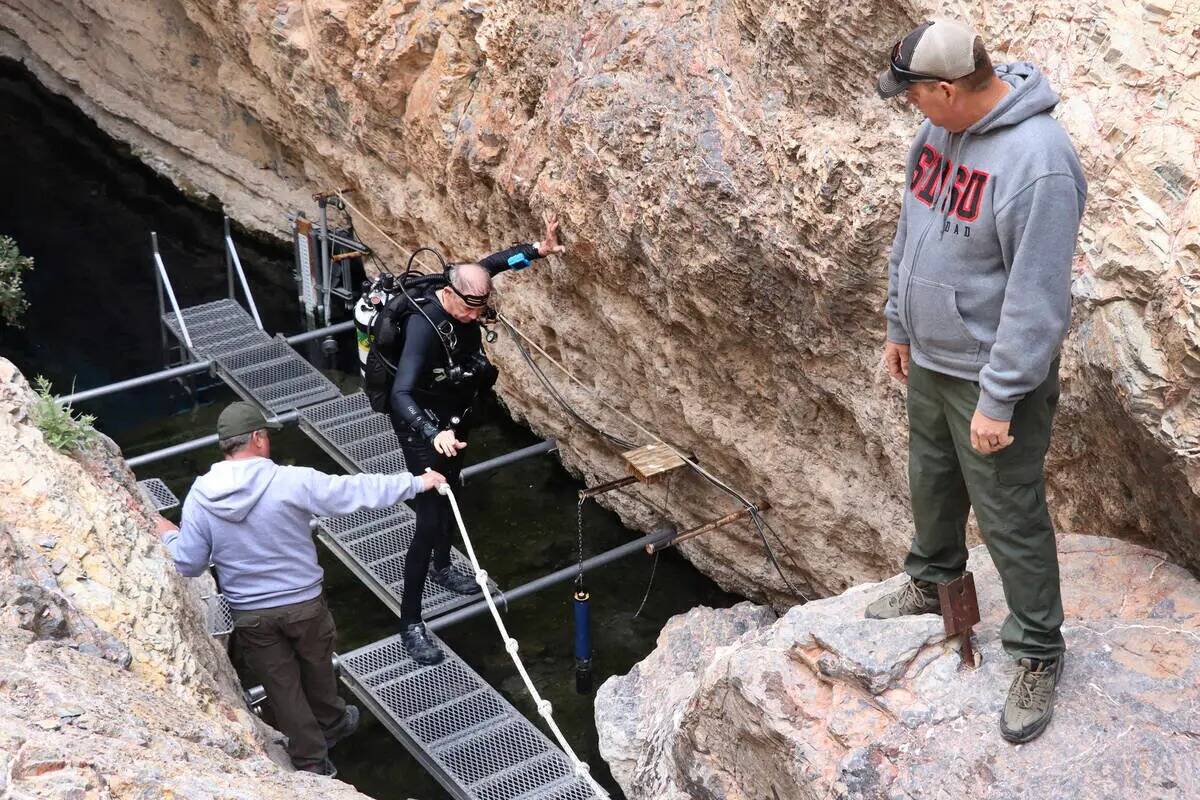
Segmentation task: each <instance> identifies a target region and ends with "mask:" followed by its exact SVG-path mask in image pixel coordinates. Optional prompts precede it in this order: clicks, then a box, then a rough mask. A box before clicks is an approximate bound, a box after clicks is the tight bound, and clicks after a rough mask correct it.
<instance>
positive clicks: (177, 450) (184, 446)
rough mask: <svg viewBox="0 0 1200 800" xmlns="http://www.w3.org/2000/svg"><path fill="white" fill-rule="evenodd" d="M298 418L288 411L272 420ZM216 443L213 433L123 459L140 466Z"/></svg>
mask: <svg viewBox="0 0 1200 800" xmlns="http://www.w3.org/2000/svg"><path fill="white" fill-rule="evenodd" d="M299 418H300V412H298V411H288V412H286V413H284V414H280V415H279V416H277V417H275V419H274V420H272V421H273V422H278V423H280V424H283V425H286V424H289V423H292V422H295V421H296V420H297V419H299ZM216 443H217V435H216V434H215V433H214V434H211V435H209V436H201V437H200V438H199V439H192V440H191V441H190V442H180V443H179V444H173V445H171V446H170V447H164V448H162V449H161V450H153V451H151V452H149V453H143V454H142V455H140V456H134V457H133V458H127V459H125V463H126V464H128V465H129V466H130V467H140V466H142V465H143V464H150V463H153V462H155V461H161V460H163V459H164V458H170V457H171V456H178V455H182V454H183V453H190V452H191V451H193V450H199V449H201V448H202V447H208V446H209V445H213V444H216Z"/></svg>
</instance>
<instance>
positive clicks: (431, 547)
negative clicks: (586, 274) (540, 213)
mask: <svg viewBox="0 0 1200 800" xmlns="http://www.w3.org/2000/svg"><path fill="white" fill-rule="evenodd" d="M557 231H558V222H557V221H556V220H554V219H553V218H551V219H549V220H547V222H546V231H545V238H544V239H543V240H542V241H541V242H539V243H537V244H527V245H518V246H516V247H512V248H509V249H507V250H503V251H501V252H499V253H494V254H492V255H490V256H488V257H487V258H484V259H483V260H482V261H479V262H478V263H471V264H456V265H453V266H451V267H450V268H449V270H448V275H447V277H448V278H449V284H448V285H446V286H443V287H442V288H440V289H437V290H436V291H434V292H432V296H431V297H427V298H424V302H421V303H420V308H421V310H422V311H423V313H411V314H409V315H408V317H407V319H406V320H405V321H404V345H403V349H402V350H401V353H400V358H399V359H398V360H397V363H396V378H395V381H394V382H393V383H392V389H391V394H390V398H389V404H388V405H389V410H390V416H391V420H392V427H393V428H394V429H395V431H396V436H397V438H398V439H399V440H400V448H401V450H402V451H403V452H404V461H405V464H406V466H407V469H408V471H409V472H411V473H412V474H414V475H420V474H422V473H423V472H424V471H425V470H426V468H430V469H433V470H434V471H436V472H440V473H441V474H442V475H445V476H446V480H447V481H448V482H449V483H450V485H451V487H453V488H455V489H457V488H458V486H459V472H460V471H461V470H462V462H461V459H460V458H459V453H461V452H462V450H463V449H464V448H465V447H466V446H467V443H466V441H465V439H466V432H465V424H466V423H465V420H466V418H467V415H468V414H469V412H470V410H471V405H472V403H473V402H474V400H475V398H476V397H477V396H478V395H479V394H480V393H481V392H484V391H486V390H487V389H489V388H491V386H492V384H494V383H495V381H496V377H497V373H496V368H495V367H493V366H492V365H491V363H490V362H489V361H488V360H487V356H486V355H484V353H483V341H482V335H481V332H480V327H481V326H480V320H481V318H484V317H485V315H486V313H487V310H488V298H489V296H490V294H491V289H492V278H493V277H494V276H496V275H498V274H500V273H501V272H504V271H505V270H508V269H523V268H525V267H528V266H529V265H530V262H531V261H533V260H534V259H538V258H543V257H545V256H548V255H552V254H556V253H562V252H565V248H564V247H563V246H562V245H560V244H559V243H558V232H557ZM413 508H414V510H415V511H416V514H417V523H416V532H415V533H414V534H413V541H412V544H411V545H410V546H409V548H408V554H407V556H406V557H405V560H404V596H403V598H402V600H401V615H400V635H401V641H402V643H403V644H404V649H405V650H406V651H408V654H409V655H410V656H411V657H412V658H413V660H415V661H417V662H418V663H421V664H436V663H437V662H439V661H441V660H442V657H443V654H442V651H441V649H440V648H439V647H438V646H437V645H436V644H434V642H433V641H432V640H431V639H430V638H429V635H428V632H427V631H426V629H425V625H424V623H423V622H422V621H421V596H422V592H423V591H424V588H425V580H426V577H427V576H428V577H429V578H431V579H432V580H433V581H434V582H435V583H437V584H438V585H440V586H443V587H445V588H446V589H449V590H450V591H452V592H457V593H459V594H476V593H478V592H480V591H482V590H481V589H480V587H479V585H478V584H477V583H476V582H475V580H474V578H473V577H471V576H468V575H466V574H464V573H461V572H457V571H455V570H454V569H453V568H452V567H451V565H450V523H451V518H452V514H451V511H450V503H449V500H447V499H446V498H445V497H443V496H441V495H439V494H437V493H436V492H425V493H423V494H421V495H418V496H417V498H416V499H415V502H414V503H413ZM431 558H432V562H433V569H432V571H430V560H431Z"/></svg>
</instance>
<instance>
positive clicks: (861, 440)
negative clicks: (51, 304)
mask: <svg viewBox="0 0 1200 800" xmlns="http://www.w3.org/2000/svg"><path fill="white" fill-rule="evenodd" d="M955 8H956V9H957V10H959V11H961V12H962V13H964V14H969V15H971V16H972V18H973V22H974V23H976V24H977V25H978V27H980V29H981V30H982V31H983V33H984V35H985V37H986V38H987V40H988V42H989V43H990V45H991V48H992V50H993V52H994V54H995V57H996V60H997V61H1004V60H1015V59H1022V60H1024V59H1029V60H1032V61H1035V62H1037V63H1038V64H1040V65H1041V67H1042V68H1043V69H1044V70H1045V72H1046V73H1047V74H1048V76H1049V78H1050V80H1051V82H1052V83H1053V84H1054V85H1055V86H1057V87H1058V88H1059V90H1060V92H1061V94H1062V96H1063V102H1062V103H1061V104H1060V106H1059V117H1060V118H1061V120H1062V121H1063V123H1064V124H1065V126H1066V127H1067V129H1068V130H1069V132H1070V133H1071V135H1072V137H1073V139H1074V141H1075V142H1076V144H1077V147H1078V149H1079V151H1080V155H1081V157H1082V160H1083V163H1084V165H1085V168H1086V171H1087V174H1088V176H1089V178H1090V181H1091V191H1090V196H1089V202H1088V211H1087V216H1086V218H1085V220H1084V230H1083V234H1082V236H1081V239H1080V244H1079V252H1078V257H1077V260H1076V264H1075V281H1074V293H1075V324H1074V327H1073V330H1072V333H1071V336H1070V339H1069V341H1068V344H1067V346H1066V351H1065V359H1064V366H1063V381H1064V386H1065V390H1066V396H1065V398H1064V401H1063V403H1062V405H1061V415H1060V424H1059V425H1058V427H1057V434H1056V441H1055V445H1054V448H1053V450H1052V453H1051V476H1050V492H1051V494H1052V507H1053V508H1054V509H1055V515H1056V520H1057V522H1058V523H1059V525H1060V526H1061V527H1062V528H1063V529H1064V530H1069V531H1080V530H1087V531H1097V532H1104V533H1110V534H1112V535H1114V536H1120V537H1125V538H1129V539H1132V540H1139V541H1148V542H1150V543H1152V544H1154V545H1155V546H1157V547H1159V548H1161V549H1162V550H1164V551H1165V552H1167V553H1168V554H1170V556H1171V557H1172V558H1173V559H1175V560H1177V561H1179V562H1180V563H1184V564H1187V565H1189V566H1190V567H1192V568H1195V567H1197V566H1198V565H1200V545H1198V544H1197V540H1196V538H1195V537H1194V536H1193V535H1192V531H1194V530H1195V528H1196V526H1197V524H1198V523H1200V497H1198V493H1200V461H1198V460H1197V455H1198V454H1200V407H1198V405H1197V399H1196V398H1197V396H1198V394H1197V377H1198V376H1200V294H1198V293H1197V288H1198V287H1200V193H1198V192H1197V191H1196V186H1195V182H1196V177H1195V176H1196V175H1197V165H1196V152H1197V148H1196V135H1197V132H1198V130H1200V99H1198V98H1200V38H1198V36H1200V12H1197V10H1196V6H1195V4H1194V3H1186V2H1170V1H1169V0H1144V1H1143V2H1137V1H1135V2H1123V1H1119V0H1086V2H1083V3H1082V4H1081V3H1065V2H1061V1H1059V0H1055V1H1054V2H1049V3H1039V4H1035V5H1030V4H1028V3H1015V2H1011V0H1001V2H999V3H989V4H966V5H962V6H956V7H955ZM944 10H945V9H944V6H941V5H937V4H933V3H928V2H909V3H900V4H896V3H885V2H877V1H876V0H863V1H862V2H855V3H823V2H816V1H815V0H777V1H776V2H765V0H704V1H702V2H695V1H694V0H687V1H686V2H684V1H683V0H663V1H662V2H652V3H651V2H648V3H634V4H631V3H626V2H619V1H618V0H598V1H597V2H591V3H585V4H579V3H574V2H565V0H538V2H533V3H531V2H527V1H526V0H492V1H491V2H478V1H477V0H465V1H463V2H460V1H459V0H453V2H451V0H279V1H278V2H275V1H274V0H273V1H272V2H262V1H259V2H246V1H245V0H238V1H235V0H153V2H152V0H73V2H69V3H68V2H65V0H0V52H4V53H8V54H11V55H13V56H15V57H19V58H21V59H23V60H24V61H25V62H26V63H27V64H29V65H30V67H31V68H32V69H34V71H35V72H37V74H38V75H40V76H41V77H42V78H43V80H44V81H46V82H47V83H48V84H49V85H51V86H52V87H53V88H55V89H56V90H58V91H61V92H63V93H65V94H67V95H68V96H70V97H72V98H73V99H74V100H75V101H76V102H77V103H78V104H79V105H80V107H81V108H83V109H84V110H85V111H86V112H87V113H89V114H91V115H92V116H93V117H95V118H96V119H97V120H98V121H99V123H100V124H101V125H102V126H104V127H105V128H106V129H107V130H109V131H110V132H112V133H113V134H114V135H116V136H117V137H119V138H122V139H125V140H127V141H130V142H132V143H133V144H134V146H135V149H136V151H137V152H138V153H139V155H141V156H142V157H143V158H144V159H146V160H147V161H148V162H149V163H151V164H154V165H156V166H157V167H158V168H159V169H161V170H162V171H163V172H165V173H166V174H168V175H170V176H172V177H173V178H174V179H175V180H177V181H178V182H179V183H180V184H181V185H183V186H185V187H186V188H188V189H189V190H190V191H192V192H193V193H196V194H200V195H210V194H211V195H213V196H215V197H218V198H220V199H221V200H222V201H223V202H224V203H225V204H226V205H227V206H228V207H229V209H230V211H231V213H232V214H233V215H234V216H235V217H237V218H238V219H240V220H241V221H243V222H244V223H246V224H247V225H249V226H251V227H254V228H259V229H264V230H276V231H277V230H279V229H280V227H281V226H282V225H283V211H284V208H285V207H286V206H288V205H298V206H301V207H303V206H305V204H306V203H308V201H307V200H305V199H304V198H305V197H306V196H307V193H309V192H311V191H313V190H316V189H322V188H323V189H326V190H328V189H332V188H334V187H353V189H354V191H353V193H352V194H351V195H350V197H351V200H352V202H354V203H355V204H356V205H358V206H360V207H361V208H362V209H363V210H364V211H365V212H367V213H368V214H369V215H371V216H372V217H374V218H375V219H377V220H378V221H379V223H380V225H381V226H382V227H383V228H385V229H386V230H387V231H388V232H389V233H390V234H391V235H393V236H395V237H397V238H398V239H399V240H400V241H401V242H402V243H403V244H404V245H405V246H407V247H413V246H415V245H418V244H430V245H436V246H438V247H440V248H442V249H444V250H445V251H446V252H447V254H448V255H449V256H450V257H451V258H458V259H467V258H472V257H476V256H478V255H479V254H481V253H484V252H487V251H489V250H491V249H494V248H496V247H499V246H502V245H505V244H507V243H509V242H512V241H514V240H516V239H519V238H526V239H528V238H529V237H531V236H533V235H534V232H535V231H536V229H537V228H538V227H539V225H540V220H539V218H540V215H541V214H542V213H543V212H545V211H549V210H557V211H558V212H559V213H560V215H561V217H562V219H563V228H564V232H565V235H566V237H567V244H568V247H569V252H568V255H567V256H566V258H564V259H553V260H552V261H551V262H550V263H543V264H539V265H538V266H537V267H536V268H535V269H533V270H530V271H527V272H524V273H522V274H520V275H515V276H508V277H505V278H503V279H502V281H501V284H502V289H501V292H500V294H501V295H502V300H501V302H502V303H503V307H504V310H505V311H506V313H508V314H509V315H510V316H511V317H512V318H513V319H514V320H516V321H517V322H518V323H519V324H520V325H521V326H522V327H523V328H524V329H525V330H526V331H528V332H529V334H530V335H531V336H532V337H533V338H534V339H536V340H537V341H538V342H540V343H541V344H542V345H543V346H544V347H545V348H546V350H547V352H548V353H549V354H550V355H552V356H554V357H555V358H558V359H560V360H561V361H563V362H564V363H565V364H567V365H568V366H569V367H570V368H571V369H572V370H574V371H575V372H576V373H578V374H579V375H580V376H582V380H583V381H584V383H585V384H587V385H588V386H589V387H590V388H593V389H595V391H596V392H598V394H599V396H600V398H602V399H603V400H605V401H607V402H610V403H612V404H614V405H615V406H617V407H619V408H621V409H623V410H626V411H629V412H631V413H632V414H633V415H635V416H636V417H637V418H639V419H640V420H642V421H643V422H644V423H645V424H646V425H647V426H648V427H649V428H651V429H653V430H654V431H656V432H658V433H659V434H661V435H663V436H664V437H666V438H667V439H669V440H671V441H673V442H675V443H677V444H678V445H679V446H680V447H682V448H683V449H685V450H688V451H690V452H692V453H695V454H696V455H697V456H698V457H699V460H700V461H701V462H702V463H703V464H705V465H707V466H708V467H709V468H710V469H712V470H713V471H714V472H716V473H717V474H719V475H722V476H725V477H726V478H727V479H729V480H731V481H732V482H733V483H734V484H735V485H736V486H737V487H739V488H740V489H741V490H742V491H744V492H745V493H746V494H748V495H749V496H751V497H752V498H756V499H757V498H769V499H770V500H771V502H772V505H773V509H774V510H773V511H772V512H771V514H770V518H771V520H772V524H773V527H774V528H775V529H776V530H777V531H778V533H779V535H780V538H781V539H782V544H776V545H775V547H776V549H777V550H778V551H779V556H780V560H781V561H782V562H783V564H784V566H785V568H786V569H787V570H788V571H789V573H790V575H791V577H792V579H793V581H794V582H796V583H799V584H801V585H802V587H808V589H810V590H811V591H812V592H814V593H817V594H823V595H827V594H831V593H836V592H839V591H842V590H844V589H845V588H846V587H847V586H849V585H851V584H852V583H857V582H860V581H862V580H865V579H877V578H879V577H881V576H883V575H887V574H890V573H891V572H894V571H895V568H896V567H897V565H898V563H899V560H900V558H901V557H902V555H903V553H904V551H905V548H906V546H907V543H908V538H909V531H910V526H911V519H910V515H909V513H908V508H907V502H906V498H907V487H906V480H905V439H904V422H903V406H902V390H901V389H900V388H899V387H898V386H896V385H895V384H893V383H892V382H890V381H889V380H888V379H887V378H886V377H885V376H884V375H883V373H882V371H881V369H880V368H879V366H878V363H879V355H880V348H881V343H882V340H883V320H882V317H881V313H880V309H881V308H882V306H883V302H884V296H885V286H886V276H885V268H884V253H885V251H886V249H887V246H888V244H889V243H890V240H891V237H892V235H893V232H894V229H895V218H896V210H897V207H898V203H897V200H898V198H899V197H900V188H901V185H902V183H903V181H904V175H903V174H902V173H903V166H902V164H903V156H904V153H905V151H906V147H907V143H908V140H909V137H910V136H911V134H912V133H913V131H914V130H915V128H916V124H917V119H916V117H915V116H914V115H913V113H912V112H911V111H903V110H900V109H898V108H895V107H892V106H888V105H886V104H883V103H881V102H880V101H879V100H878V99H877V98H875V96H874V94H873V89H872V82H871V79H872V76H873V75H874V73H875V71H876V70H877V69H878V68H879V67H880V66H881V65H882V62H883V55H884V54H885V53H886V52H887V49H888V47H889V46H890V44H891V43H892V42H893V41H894V39H895V38H896V37H897V36H898V35H899V34H900V33H902V32H903V31H905V30H907V29H908V28H910V27H911V26H912V25H914V24H915V23H916V22H918V21H920V20H921V19H923V18H925V17H926V16H928V15H930V14H933V13H942V12H943V11H944ZM358 230H359V233H360V234H361V235H362V236H363V237H364V238H366V240H367V241H368V242H369V243H371V244H373V245H376V246H379V247H381V248H382V252H384V253H385V254H386V253H389V252H391V251H390V248H388V247H387V245H386V243H385V242H384V241H383V239H382V237H381V236H380V235H379V234H378V233H377V232H376V231H374V230H372V229H371V228H370V227H369V226H367V225H366V224H365V223H363V222H362V221H361V220H360V223H359V226H358ZM391 254H392V256H393V257H396V256H398V255H399V254H396V253H394V252H393V253H391ZM493 356H494V357H495V359H496V361H497V362H498V363H499V365H500V366H501V368H502V375H503V377H502V379H501V382H500V384H499V390H500V392H501V393H502V395H503V396H504V398H505V399H506V401H507V402H508V404H509V405H510V407H511V408H512V409H513V410H514V412H515V413H517V414H518V415H520V416H523V417H525V418H526V419H527V420H528V421H529V422H530V423H531V424H532V425H533V426H534V427H536V428H537V429H539V430H541V431H543V432H545V433H548V434H553V435H555V436H557V437H558V438H559V440H560V441H561V442H562V443H563V447H562V454H563V457H564V459H565V460H566V462H567V463H568V464H569V465H570V466H571V467H573V468H575V469H577V470H579V471H580V472H582V473H583V474H584V475H585V476H586V477H587V478H588V479H589V480H592V479H595V480H599V479H611V478H613V477H616V476H617V475H619V474H621V473H622V472H623V468H622V466H621V464H620V462H619V460H618V459H617V458H616V456H615V452H614V449H613V448H612V447H610V446H608V445H607V444H605V443H604V442H603V441H602V440H601V439H599V438H597V437H595V436H594V435H592V434H591V433H590V432H588V431H587V430H585V429H583V428H582V427H580V426H579V425H577V424H576V423H574V422H572V421H571V420H569V419H568V418H567V417H566V416H565V415H564V414H563V413H562V411H561V410H560V409H559V408H558V406H557V405H556V403H555V402H554V401H553V399H552V398H551V397H550V396H549V394H548V393H547V392H546V391H545V390H544V389H543V388H542V387H541V386H540V385H539V384H538V383H537V381H536V380H535V379H534V378H533V376H532V375H531V373H530V372H529V371H528V369H527V368H526V367H525V366H524V365H523V364H522V363H521V361H520V359H519V357H518V354H517V352H516V350H515V347H514V345H513V343H512V341H511V340H510V339H509V338H508V337H502V338H501V340H500V342H499V343H498V344H497V345H496V346H495V347H494V348H493ZM544 363H545V362H543V364H544ZM547 368H548V369H550V371H551V374H552V376H553V377H554V379H555V380H556V382H557V383H558V385H559V386H560V388H562V389H563V391H564V392H565V394H566V395H567V397H568V398H569V399H570V400H571V401H572V402H574V403H576V404H577V405H578V406H579V407H580V410H581V411H582V412H583V413H584V414H585V415H586V416H589V417H592V418H594V419H596V420H597V421H599V422H600V424H601V426H602V427H604V428H606V429H609V430H611V431H612V432H614V433H616V434H618V435H620V436H622V437H625V438H628V439H632V440H634V441H636V442H637V443H639V444H644V443H646V442H647V437H646V436H645V434H643V433H642V432H639V431H638V430H636V429H634V428H633V427H632V426H630V425H628V424H625V423H623V422H622V421H620V420H618V419H617V418H616V417H615V416H613V415H612V414H611V413H610V412H609V411H607V410H606V409H605V408H603V407H601V406H600V405H599V404H598V403H597V402H595V401H594V400H592V399H589V398H588V397H587V396H585V395H584V393H583V392H582V391H581V390H579V389H578V388H577V387H575V386H572V385H570V384H568V383H567V382H566V381H565V380H564V379H563V378H562V377H561V376H559V375H557V374H556V373H554V372H553V369H552V368H550V367H547ZM605 502H609V503H613V504H615V505H616V507H617V508H618V509H619V510H620V511H621V513H622V514H623V515H624V517H625V519H626V521H628V522H630V523H632V524H635V525H638V526H643V527H648V526H650V525H652V524H653V523H654V522H655V521H657V520H658V519H660V518H663V517H666V518H669V519H671V520H673V521H674V522H676V523H678V524H680V525H688V524H693V523H696V522H699V521H702V520H707V519H712V518H714V517H717V516H720V515H722V514H723V513H725V512H727V511H729V510H731V509H732V508H734V507H736V506H735V505H734V503H733V501H732V500H731V499H730V497H728V496H727V495H725V494H722V493H721V492H718V491H716V490H715V489H713V488H712V487H711V486H709V485H708V484H705V483H703V482H701V481H699V480H698V479H696V478H695V477H694V476H679V477H677V478H676V479H675V480H674V481H673V482H672V485H671V488H670V491H669V495H668V491H667V489H666V488H665V486H664V487H658V488H649V489H647V488H642V487H639V488H635V489H632V490H630V491H627V492H624V493H618V494H614V495H609V496H607V498H606V499H605ZM684 552H685V554H686V555H687V556H688V557H689V558H691V559H692V560H693V561H694V562H695V563H696V564H697V565H699V566H700V567H701V568H702V569H704V570H705V571H706V572H708V573H709V574H711V575H714V576H715V577H716V578H717V579H718V580H719V581H720V582H721V583H722V584H724V585H725V586H727V587H729V588H731V589H734V590H737V591H740V592H743V593H746V594H748V595H750V596H754V597H758V598H765V599H769V600H772V601H781V600H783V599H784V598H785V597H787V596H789V593H788V592H787V591H786V589H785V587H784V584H783V582H782V581H781V580H780V579H779V578H778V576H776V575H775V574H774V571H773V570H772V569H771V568H770V567H769V566H768V563H767V561H766V559H765V557H764V553H763V546H762V543H761V541H760V539H759V537H758V535H757V534H756V533H755V532H753V531H752V530H750V529H749V527H748V526H745V525H742V526H732V527H730V528H727V529H725V530H724V531H723V532H722V533H720V534H715V535H710V536H707V537H702V538H700V539H697V540H694V541H693V542H690V543H689V544H688V545H686V546H685V547H684Z"/></svg>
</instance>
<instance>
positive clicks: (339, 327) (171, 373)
mask: <svg viewBox="0 0 1200 800" xmlns="http://www.w3.org/2000/svg"><path fill="white" fill-rule="evenodd" d="M353 327H354V320H352V319H348V320H346V321H344V322H337V323H334V324H333V325H330V326H328V327H326V328H318V329H317V330H315V331H306V332H305V333H297V334H295V335H293V336H289V337H287V343H288V344H302V343H304V342H308V341H312V340H313V339H320V338H321V337H322V336H333V335H334V334H337V333H343V332H345V331H348V330H351V329H352V328H353ZM212 364H213V362H212V359H205V360H204V361H195V362H193V363H191V364H184V365H183V366H180V367H171V368H170V369H164V370H160V371H159V372H151V373H150V374H148V375H139V376H138V377H136V378H127V379H126V380H123V381H117V382H116V383H110V384H107V385H105V386H97V387H95V388H93V389H83V390H81V391H78V392H75V393H74V394H68V395H64V396H63V397H60V398H58V401H59V402H60V403H64V404H67V405H71V404H73V403H78V402H79V401H81V400H91V399H93V398H96V397H104V396H105V395H109V394H115V393H117V392H123V391H125V390H126V389H136V388H138V387H140V386H147V385H149V384H151V383H158V382H159V381H165V380H170V379H171V378H178V377H181V376H183V375H192V374H194V373H197V372H204V371H206V370H208V369H209V368H211V367H212Z"/></svg>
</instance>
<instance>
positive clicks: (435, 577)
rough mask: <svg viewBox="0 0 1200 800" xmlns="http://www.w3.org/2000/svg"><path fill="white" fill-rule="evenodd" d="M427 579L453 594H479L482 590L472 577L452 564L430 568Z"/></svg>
mask: <svg viewBox="0 0 1200 800" xmlns="http://www.w3.org/2000/svg"><path fill="white" fill-rule="evenodd" d="M429 579H430V580H432V581H433V582H434V583H436V584H437V585H438V586H441V587H442V588H443V589H448V590H450V591H451V592H454V593H455V594H479V593H480V592H482V591H483V589H482V587H480V585H479V584H478V583H477V582H476V581H475V579H474V578H472V577H470V576H468V575H464V574H463V573H461V572H459V571H458V570H456V569H455V568H454V566H453V565H450V566H446V567H442V568H441V569H435V570H431V571H430V573H429Z"/></svg>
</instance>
